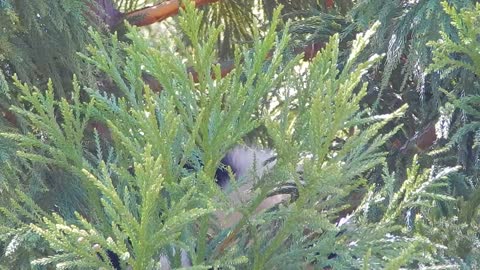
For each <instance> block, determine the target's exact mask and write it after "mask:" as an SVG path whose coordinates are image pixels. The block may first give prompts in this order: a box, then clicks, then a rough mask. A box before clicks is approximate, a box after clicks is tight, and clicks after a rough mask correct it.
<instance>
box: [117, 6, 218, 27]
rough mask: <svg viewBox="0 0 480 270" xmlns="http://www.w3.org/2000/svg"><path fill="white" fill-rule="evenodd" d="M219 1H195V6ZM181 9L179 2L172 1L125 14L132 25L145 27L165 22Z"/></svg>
mask: <svg viewBox="0 0 480 270" xmlns="http://www.w3.org/2000/svg"><path fill="white" fill-rule="evenodd" d="M218 1H219V0H195V6H196V7H200V6H204V5H208V4H211V3H214V2H218ZM180 7H182V8H183V5H182V6H181V5H180V1H178V0H170V1H167V2H163V3H161V4H158V5H154V6H151V7H146V8H142V9H139V10H134V11H131V12H128V13H126V14H125V19H126V20H127V21H128V22H129V23H130V24H132V25H136V26H145V25H150V24H153V23H155V22H160V21H163V20H165V19H167V18H169V17H171V16H174V15H177V14H178V11H179V10H180Z"/></svg>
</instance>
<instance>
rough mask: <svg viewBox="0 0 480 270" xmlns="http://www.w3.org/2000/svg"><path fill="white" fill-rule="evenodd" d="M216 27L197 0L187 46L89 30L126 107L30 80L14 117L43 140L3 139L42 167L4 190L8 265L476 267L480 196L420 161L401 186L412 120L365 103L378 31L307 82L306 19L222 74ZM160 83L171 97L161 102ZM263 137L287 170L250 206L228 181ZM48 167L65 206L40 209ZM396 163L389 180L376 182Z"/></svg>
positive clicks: (271, 36) (278, 170)
mask: <svg viewBox="0 0 480 270" xmlns="http://www.w3.org/2000/svg"><path fill="white" fill-rule="evenodd" d="M119 2H122V1H119ZM125 3H126V2H125ZM125 5H126V4H125ZM125 8H128V7H127V6H125ZM447 10H448V11H450V12H449V14H451V16H452V17H453V18H454V21H456V22H457V24H459V22H460V21H459V20H460V19H458V18H455V16H456V14H457V13H455V12H453V11H452V10H449V9H447ZM464 12H468V11H464ZM204 14H205V13H203V12H202V11H199V10H196V9H195V8H194V5H193V4H192V3H186V8H185V10H184V11H182V12H181V16H180V17H179V27H180V29H181V31H182V32H183V34H184V35H185V36H186V37H187V38H188V41H187V42H184V41H182V40H180V39H178V40H175V44H176V46H177V48H176V50H173V49H172V48H170V47H169V45H168V42H165V44H160V46H159V48H153V47H150V46H149V45H148V44H149V43H148V42H147V41H146V40H145V39H143V38H142V37H141V35H140V34H139V33H138V30H137V29H136V28H132V27H128V33H127V34H126V37H127V38H128V40H127V41H120V40H123V39H120V38H119V37H117V36H116V35H112V36H111V37H109V38H105V37H104V36H102V35H101V34H99V33H98V32H95V31H94V30H90V37H91V41H92V44H91V45H89V46H87V47H86V51H85V52H83V53H80V54H79V57H81V59H82V60H84V61H85V62H87V63H88V64H90V65H92V66H94V67H95V68H96V69H98V70H97V71H98V72H99V73H102V74H103V75H105V76H106V77H108V79H109V80H111V81H112V82H113V84H114V85H115V87H116V88H117V90H118V91H115V92H116V93H119V94H118V95H113V94H108V93H106V92H104V91H103V90H105V89H97V88H94V87H85V88H84V89H81V87H80V86H79V85H80V82H77V80H76V79H75V78H74V79H73V81H74V83H73V87H72V89H73V91H72V96H71V97H68V99H67V98H62V97H61V95H59V96H60V97H55V95H54V92H55V90H54V85H55V84H53V83H52V82H49V83H48V85H47V89H46V90H45V91H39V90H38V89H37V88H35V87H31V86H29V84H22V83H21V82H20V81H19V80H18V79H14V80H15V84H14V87H16V89H18V90H19V93H20V98H19V100H18V102H17V103H18V106H14V107H13V108H12V110H13V111H14V112H16V113H17V114H19V115H21V116H23V117H24V118H25V121H26V123H27V124H28V127H29V132H27V133H26V134H18V133H12V132H3V133H1V134H0V135H1V136H2V138H4V139H7V140H9V141H13V142H16V149H15V150H16V151H17V152H16V153H17V155H16V156H17V158H18V159H19V160H21V161H22V162H23V163H24V164H27V165H28V166H29V167H27V168H28V169H27V170H26V171H23V172H22V171H21V169H23V168H24V167H21V166H20V165H18V166H16V165H15V164H12V165H11V166H10V167H9V168H10V169H9V171H7V175H8V177H9V179H10V181H8V182H7V183H6V184H5V186H6V188H5V189H0V192H1V194H2V198H1V202H2V204H1V207H0V243H2V246H3V247H4V250H5V252H4V256H3V257H2V259H1V261H0V263H1V264H2V265H7V263H10V265H15V266H16V267H17V266H18V267H17V268H20V267H22V268H28V267H30V265H28V264H25V259H24V260H23V261H22V260H20V259H19V258H20V257H21V256H22V254H28V256H27V258H28V259H27V260H28V261H29V262H30V261H31V267H35V268H37V269H48V268H49V267H55V268H57V269H111V268H112V265H111V262H110V260H109V254H111V253H112V252H113V253H115V254H116V255H118V257H119V260H120V265H121V267H122V269H128V268H127V267H131V268H132V269H134V270H137V269H138V270H144V269H159V268H160V267H164V266H165V261H166V260H168V261H169V263H170V265H171V266H172V267H181V266H182V265H181V256H180V253H181V252H185V253H187V254H188V256H189V258H190V259H191V261H192V263H193V265H194V267H196V268H198V269H212V268H213V269H305V268H306V267H311V268H314V269H325V268H333V269H357V268H363V269H400V268H415V267H419V266H421V267H423V266H425V267H436V268H448V267H458V266H465V265H468V263H467V262H468V260H470V261H475V258H474V255H476V253H478V252H477V251H475V246H474V245H475V243H474V240H471V242H468V241H469V239H468V238H467V237H462V238H460V240H454V241H452V239H454V238H455V237H458V236H461V235H462V232H467V234H466V235H468V236H473V235H474V233H473V232H474V231H475V229H476V228H478V224H477V222H476V217H477V216H476V215H477V213H475V210H473V209H475V207H476V206H477V205H476V204H475V203H477V204H478V202H480V200H479V199H478V197H479V196H478V194H477V193H478V192H473V193H472V195H471V198H472V199H471V200H470V201H468V202H464V201H462V200H461V199H457V200H456V199H455V198H453V197H452V196H451V192H449V190H448V188H449V181H448V180H449V178H448V177H450V175H452V174H455V173H456V171H457V170H459V169H460V168H458V167H456V166H445V167H442V168H441V169H437V168H435V167H432V168H430V169H428V168H427V169H425V168H424V167H422V166H421V164H420V162H418V159H417V157H415V158H414V159H413V162H412V163H411V164H412V165H409V167H408V168H405V169H406V171H407V173H406V177H405V179H402V178H398V177H396V175H395V172H390V171H389V169H388V168H387V167H386V166H385V165H386V162H387V155H388V153H387V152H386V151H385V149H384V148H383V146H384V145H385V144H387V143H388V141H389V139H390V138H391V137H392V136H393V135H394V134H396V133H397V132H398V131H399V130H400V128H401V126H395V127H394V128H392V129H390V130H389V131H388V132H382V130H384V129H385V127H387V125H391V122H392V121H394V120H397V121H398V119H400V118H401V117H402V116H403V115H404V113H405V112H406V110H407V109H408V108H407V106H406V105H403V106H400V108H399V109H397V110H394V111H393V112H392V113H389V114H383V115H376V114H375V113H374V112H373V111H372V110H371V109H369V108H365V107H364V106H362V102H363V100H364V99H365V98H366V97H367V94H368V85H367V83H366V82H365V81H366V75H367V74H368V71H369V70H370V69H371V68H372V67H373V66H375V65H377V64H378V63H379V62H380V61H381V58H382V56H381V55H377V54H372V55H370V56H369V57H365V56H364V52H365V50H366V49H367V46H369V42H370V40H371V39H372V37H374V36H375V35H376V33H377V32H376V31H377V30H378V28H379V27H380V26H379V24H378V23H375V24H373V25H372V27H371V29H369V30H367V31H366V32H365V33H362V34H358V35H357V36H356V38H355V39H354V40H353V41H352V44H351V46H350V49H349V50H348V52H344V51H341V49H340V40H341V38H340V35H338V34H335V35H333V36H331V37H330V39H329V42H328V43H327V44H326V45H325V47H324V48H323V49H322V50H321V52H320V53H319V54H318V55H317V56H316V57H315V58H314V59H313V61H312V62H311V63H309V65H308V66H306V67H305V69H306V70H305V72H304V73H302V74H300V73H299V72H298V71H297V69H296V68H297V67H298V66H299V62H300V59H301V57H302V56H298V57H293V58H292V57H290V58H289V59H285V58H286V57H284V55H285V52H286V51H287V49H288V44H289V41H290V37H291V36H290V34H289V29H290V28H289V27H290V23H286V24H285V27H284V28H285V29H283V31H282V32H280V33H278V32H277V30H278V29H279V25H280V19H279V17H280V14H281V12H280V9H277V10H276V11H275V12H273V14H272V20H271V23H270V25H269V26H268V28H267V29H266V30H264V31H260V29H258V28H257V27H253V28H252V34H253V37H254V38H253V43H252V46H251V47H250V48H246V47H243V48H240V47H239V48H238V49H236V50H235V52H234V63H235V68H234V70H233V71H232V72H230V73H229V74H228V75H226V76H224V77H222V75H221V69H220V66H219V65H217V64H215V63H216V59H217V55H218V53H219V50H218V49H217V42H218V39H219V37H220V36H221V33H222V31H223V30H224V29H223V28H221V27H209V28H208V29H204V28H203V26H202V18H204ZM459 16H460V15H459ZM469 18H470V17H469ZM467 22H468V21H467ZM462 25H463V24H462ZM467 30H468V29H467ZM203 31H206V32H207V34H206V35H204V34H203V33H204V32H203ZM475 31H477V30H475ZM262 32H264V34H261V33H262ZM465 36H468V35H467V34H465ZM463 41H465V39H464V40H463ZM475 42H476V39H475ZM452 43H453V42H452ZM434 45H435V44H434ZM467 45H468V44H467ZM450 46H452V45H450ZM458 46H460V45H458ZM450 48H451V47H449V48H447V49H448V50H450ZM455 48H457V47H455ZM434 55H435V56H436V57H439V56H440V54H434ZM442 61H446V60H442ZM439 63H445V62H441V61H440V62H439ZM474 63H475V62H473V63H472V66H473V65H474ZM443 67H444V65H443V64H441V65H440V66H438V67H436V68H443ZM191 70H194V71H195V74H196V78H197V81H195V80H194V78H193V76H192V73H191V72H190V71H191ZM143 74H148V75H151V76H152V77H153V78H155V79H156V80H157V81H158V82H159V84H160V85H161V87H162V90H161V91H160V92H154V91H152V90H151V89H150V87H149V86H148V85H147V84H146V83H145V82H144V81H143V80H142V77H143ZM1 79H2V78H0V81H1ZM2 89H4V88H2ZM272 91H277V92H278V93H281V94H280V95H278V96H277V98H278V103H279V105H278V108H277V109H275V110H267V109H265V107H264V102H265V99H266V98H267V97H268V96H269V93H271V92H272ZM467 103H468V102H467ZM465 108H466V107H465ZM470 111H473V109H472V110H470ZM91 123H96V127H97V128H93V130H92V128H90V126H91ZM262 126H264V127H265V128H266V137H267V138H266V139H267V140H268V141H270V142H271V145H272V147H273V148H274V149H275V151H276V153H277V154H278V155H277V161H276V164H275V166H274V167H273V168H271V169H269V170H267V171H266V173H265V174H264V175H262V176H257V175H252V176H250V177H247V178H248V179H238V181H232V189H233V190H236V189H238V188H240V187H241V185H243V184H244V183H245V181H247V180H250V181H251V184H252V185H251V186H252V188H251V190H249V191H248V195H249V196H248V197H249V199H248V200H247V201H245V202H244V203H242V204H235V203H233V202H232V200H231V199H230V198H229V195H231V194H230V192H231V191H230V190H221V189H220V188H219V187H218V186H217V184H216V183H215V171H216V169H217V168H218V167H219V166H220V161H221V159H222V158H223V157H224V156H225V154H226V153H227V151H228V150H230V149H232V147H234V146H235V145H237V144H242V140H243V139H244V138H245V136H247V135H250V134H251V133H252V131H255V130H256V129H258V128H259V127H262ZM261 139H265V138H259V139H258V140H261ZM35 166H42V167H43V168H48V170H45V171H47V172H55V174H54V175H55V177H51V178H49V177H48V175H47V176H45V177H43V178H42V179H44V181H43V182H42V185H43V187H44V188H45V189H46V190H47V191H45V194H47V195H48V196H43V197H41V198H37V197H32V196H30V194H29V193H28V186H25V185H24V183H25V182H26V180H25V179H28V177H29V173H30V172H32V174H33V171H35V170H34V168H35ZM382 167H384V169H383V173H381V179H380V181H381V182H382V183H381V184H380V185H377V184H375V181H373V180H372V179H369V178H370V177H371V176H372V175H377V174H373V173H374V172H375V171H378V170H379V169H381V168H382ZM299 171H300V172H301V173H299ZM285 185H294V186H295V188H296V192H295V193H296V194H290V200H287V201H283V202H282V203H280V204H278V205H276V206H275V207H273V208H271V209H268V210H266V211H260V212H258V211H256V210H257V208H258V207H259V206H260V204H261V203H262V202H263V201H264V200H265V199H266V198H268V197H269V196H271V195H272V194H274V193H275V192H277V191H278V190H281V189H282V187H284V186H285ZM356 194H357V195H358V194H360V196H359V198H358V199H357V201H355V195H356ZM46 197H47V198H48V200H45V198H46ZM467 199H468V198H467ZM442 204H452V205H454V206H455V207H456V206H458V207H457V208H455V209H456V210H458V211H457V212H456V213H455V214H459V216H460V218H459V219H455V218H452V220H448V222H445V220H446V215H440V214H438V208H440V207H439V205H442ZM228 214H239V215H240V220H239V221H238V222H237V223H234V224H233V225H230V226H221V224H220V223H221V221H219V220H218V219H219V217H221V216H222V215H223V216H225V215H228ZM455 225H458V228H457V227H455ZM452 228H456V229H455V230H453V229H452ZM445 235H446V236H445ZM465 243H467V244H465ZM450 247H453V250H449V248H450ZM472 258H473V259H472ZM15 259H17V260H15ZM12 261H14V262H15V263H16V264H12V263H11V262H12ZM472 265H474V264H472Z"/></svg>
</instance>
